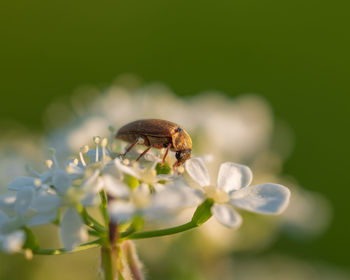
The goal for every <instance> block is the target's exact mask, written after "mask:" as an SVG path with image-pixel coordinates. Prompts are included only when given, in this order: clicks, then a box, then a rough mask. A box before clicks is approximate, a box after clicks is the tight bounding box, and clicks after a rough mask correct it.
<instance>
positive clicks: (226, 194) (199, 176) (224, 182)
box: [186, 158, 290, 228]
mask: <svg viewBox="0 0 350 280" xmlns="http://www.w3.org/2000/svg"><path fill="white" fill-rule="evenodd" d="M186 171H187V173H188V174H189V175H190V176H191V178H192V179H193V180H194V181H196V182H197V183H198V184H199V185H200V186H201V189H202V192H203V193H204V195H205V196H206V197H207V198H210V199H212V200H213V201H214V205H213V206H212V209H211V211H212V214H213V215H214V217H215V218H216V219H217V220H218V221H219V222H220V223H222V224H223V225H225V226H228V227H231V228H236V227H239V226H240V225H241V223H242V217H241V216H240V215H239V214H238V213H237V212H236V211H235V210H234V209H233V207H232V206H235V207H238V208H241V209H244V210H248V211H251V212H255V213H260V214H279V213H281V212H283V211H284V210H285V209H286V207H287V206H288V203H289V197H290V191H289V189H287V188H286V187H284V186H282V185H278V184H272V183H266V184H261V185H255V186H250V187H249V184H250V183H251V181H252V177H253V176H252V172H251V170H250V169H249V167H247V166H244V165H239V164H235V163H232V162H225V163H223V164H221V166H220V170H219V175H218V179H217V185H216V186H213V185H211V183H210V177H209V172H208V170H207V168H206V166H205V164H204V162H203V160H202V159H200V158H192V159H190V160H188V161H187V162H186Z"/></svg>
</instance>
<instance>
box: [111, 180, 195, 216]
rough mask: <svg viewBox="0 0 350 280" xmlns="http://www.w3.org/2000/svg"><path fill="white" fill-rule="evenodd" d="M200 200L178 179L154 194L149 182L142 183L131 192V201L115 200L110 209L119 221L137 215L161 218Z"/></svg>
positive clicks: (193, 204)
mask: <svg viewBox="0 0 350 280" xmlns="http://www.w3.org/2000/svg"><path fill="white" fill-rule="evenodd" d="M199 202H200V199H199V198H198V195H197V194H196V193H195V192H194V191H193V190H191V188H189V187H187V186H185V185H184V184H183V182H181V180H176V181H174V182H171V183H168V184H165V185H163V187H162V188H159V191H156V192H155V193H153V194H152V193H151V192H150V188H149V186H148V185H147V184H141V185H140V186H138V187H137V188H136V189H135V190H133V191H132V192H131V194H130V200H129V201H125V200H113V201H112V203H111V204H110V205H109V207H108V210H109V215H110V217H111V219H112V220H114V221H116V222H118V223H124V222H127V221H130V220H131V219H132V218H133V217H134V216H137V215H140V216H143V217H144V218H145V219H146V220H159V219H162V218H165V217H169V215H171V214H174V213H175V212H177V211H179V210H181V209H184V208H186V207H192V206H196V205H198V204H199Z"/></svg>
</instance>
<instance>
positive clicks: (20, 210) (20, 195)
mask: <svg viewBox="0 0 350 280" xmlns="http://www.w3.org/2000/svg"><path fill="white" fill-rule="evenodd" d="M33 196H34V189H32V188H30V187H26V188H24V189H22V190H20V191H19V192H17V196H16V202H15V211H16V213H17V214H20V215H25V214H26V213H27V212H28V210H29V206H30V204H31V202H32V199H33Z"/></svg>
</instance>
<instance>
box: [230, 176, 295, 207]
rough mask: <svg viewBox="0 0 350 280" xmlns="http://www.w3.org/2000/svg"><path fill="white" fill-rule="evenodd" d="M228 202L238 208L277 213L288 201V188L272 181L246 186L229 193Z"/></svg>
mask: <svg viewBox="0 0 350 280" xmlns="http://www.w3.org/2000/svg"><path fill="white" fill-rule="evenodd" d="M230 198H231V200H230V203H231V204H232V205H234V206H237V207H239V208H242V209H245V210H249V211H252V212H256V213H262V214H279V213H281V212H283V211H284V210H285V209H286V207H287V206H288V203H289V198H290V191H289V189H288V188H286V187H284V186H282V185H278V184H272V183H266V184H261V185H256V186H251V187H246V188H243V189H240V190H238V191H235V192H233V193H232V194H231V195H230Z"/></svg>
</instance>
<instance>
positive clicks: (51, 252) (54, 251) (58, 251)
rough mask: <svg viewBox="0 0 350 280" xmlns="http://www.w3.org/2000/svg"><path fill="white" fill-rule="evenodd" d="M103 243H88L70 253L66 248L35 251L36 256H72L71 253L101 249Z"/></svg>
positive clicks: (99, 241)
mask: <svg viewBox="0 0 350 280" xmlns="http://www.w3.org/2000/svg"><path fill="white" fill-rule="evenodd" d="M101 241H102V239H101V238H99V239H96V240H93V241H90V242H87V243H84V244H82V245H80V246H78V247H76V248H75V249H73V250H71V251H69V250H67V249H65V248H60V249H44V248H38V249H36V250H34V252H33V253H34V254H35V255H62V254H70V253H75V252H79V251H83V250H87V249H91V248H95V247H99V246H100V245H101Z"/></svg>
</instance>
